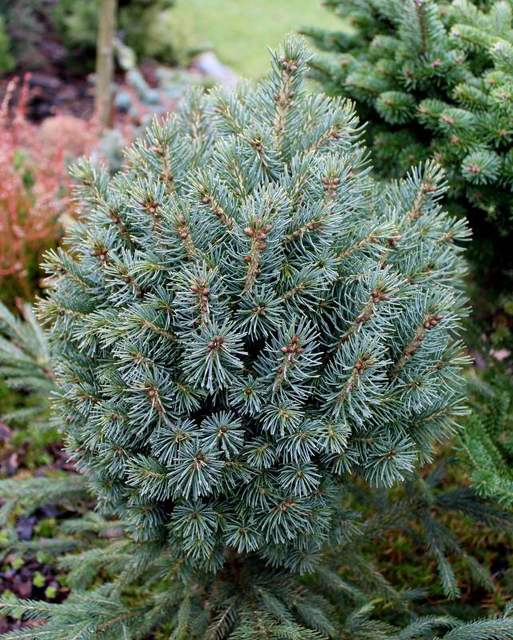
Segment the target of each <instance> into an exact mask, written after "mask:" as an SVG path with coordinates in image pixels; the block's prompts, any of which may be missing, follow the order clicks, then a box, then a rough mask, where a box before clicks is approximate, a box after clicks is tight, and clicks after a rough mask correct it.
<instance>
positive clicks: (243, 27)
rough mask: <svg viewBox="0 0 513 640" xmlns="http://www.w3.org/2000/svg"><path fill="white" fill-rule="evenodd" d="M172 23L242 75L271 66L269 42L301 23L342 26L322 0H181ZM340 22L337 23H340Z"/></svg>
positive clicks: (194, 43) (274, 42)
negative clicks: (324, 6) (322, 3)
mask: <svg viewBox="0 0 513 640" xmlns="http://www.w3.org/2000/svg"><path fill="white" fill-rule="evenodd" d="M172 15H173V21H174V22H175V25H174V29H173V30H176V32H177V33H178V34H180V37H183V38H184V40H185V41H186V42H187V41H188V42H190V43H191V44H192V46H197V47H202V46H209V47H211V48H212V49H213V50H214V51H215V52H216V54H217V56H218V58H219V59H220V60H221V61H222V62H224V63H225V64H227V65H229V66H230V67H232V69H234V71H236V72H237V73H239V74H240V75H242V76H245V77H252V78H258V77H261V76H262V75H263V74H264V73H265V72H266V71H267V69H268V65H269V53H268V50H267V47H268V46H270V47H272V48H275V47H277V45H278V44H279V43H280V42H281V41H282V40H283V37H284V36H285V35H286V34H287V33H289V32H290V31H294V30H296V29H297V28H298V27H300V26H303V25H314V26H318V27H335V28H340V22H339V21H338V20H337V19H336V18H335V17H334V16H333V14H332V13H330V12H329V11H326V10H325V9H323V7H322V6H321V3H320V0H177V3H176V6H175V8H174V9H173V11H172ZM337 23H338V24H337Z"/></svg>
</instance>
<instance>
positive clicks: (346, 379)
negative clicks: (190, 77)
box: [39, 38, 467, 572]
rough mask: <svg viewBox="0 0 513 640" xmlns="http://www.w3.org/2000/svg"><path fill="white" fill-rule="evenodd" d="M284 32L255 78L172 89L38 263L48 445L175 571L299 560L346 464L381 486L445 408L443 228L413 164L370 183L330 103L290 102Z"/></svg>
mask: <svg viewBox="0 0 513 640" xmlns="http://www.w3.org/2000/svg"><path fill="white" fill-rule="evenodd" d="M306 68H307V55H306V53H305V48H304V45H303V44H302V42H301V41H298V40H297V39H295V38H290V39H288V40H287V41H286V43H285V46H284V49H283V51H281V52H280V53H277V54H273V65H272V70H271V72H270V74H269V76H268V78H267V80H265V81H264V82H262V83H261V84H260V85H259V86H258V87H256V88H255V87H252V86H250V85H248V84H245V83H241V84H240V85H239V86H238V87H237V88H236V90H234V91H233V92H232V93H229V94H227V93H224V92H223V91H222V90H220V89H214V90H213V91H211V92H210V94H209V95H206V96H204V95H202V94H201V93H200V92H193V93H191V94H190V96H189V97H188V99H187V100H186V101H185V102H184V104H183V105H182V107H181V108H180V110H179V112H178V113H177V114H176V115H175V116H172V117H170V118H168V119H167V120H165V121H164V122H161V123H160V122H157V121H155V122H154V123H153V124H152V125H151V126H150V127H149V129H148V131H147V133H146V134H145V136H144V137H143V138H141V139H140V140H138V141H137V142H136V143H135V144H134V145H133V146H132V147H131V149H130V150H129V151H128V153H127V156H126V166H125V168H124V169H123V170H122V171H121V172H120V173H118V174H117V175H115V176H114V177H113V178H109V176H108V174H107V172H106V171H105V170H103V169H101V168H95V167H93V166H92V165H91V164H89V163H87V162H82V163H80V164H79V165H78V166H77V168H76V169H75V174H76V178H77V180H78V182H79V186H78V189H77V199H78V200H79V201H80V202H81V203H82V214H81V216H80V219H79V221H78V223H77V224H76V225H75V227H74V228H73V230H72V231H71V233H70V235H69V237H68V239H67V244H66V246H67V247H69V249H68V250H67V252H65V251H63V250H59V251H56V252H51V253H49V254H48V255H47V257H46V265H45V266H46V269H47V271H48V273H49V276H50V282H51V288H50V294H49V296H48V298H47V299H45V300H43V301H42V302H41V304H40V310H39V313H40V317H41V319H42V320H43V321H44V322H45V323H46V324H47V325H48V327H49V328H50V332H51V335H50V344H51V351H52V358H53V361H52V362H53V368H54V370H55V372H56V376H57V380H58V384H59V387H60V391H61V395H60V398H59V399H58V400H57V411H58V416H59V420H60V421H62V423H63V424H64V425H65V433H66V438H67V448H68V451H69V452H70V454H71V456H72V457H73V459H74V460H76V463H77V465H78V468H79V469H80V470H81V471H82V472H83V473H84V474H85V475H86V476H87V478H88V479H89V481H90V483H91V486H92V488H93V491H94V493H95V494H96V495H97V497H98V503H99V508H100V509H103V510H106V511H109V512H111V513H112V512H113V513H115V514H116V516H117V517H118V518H120V519H122V520H123V521H125V522H127V523H128V531H129V535H130V536H131V537H132V539H133V540H135V541H137V542H138V543H139V544H141V545H144V544H145V543H148V544H152V545H155V544H157V545H161V546H162V548H165V549H166V552H169V551H171V552H172V553H174V555H175V557H176V559H177V562H178V565H179V567H180V570H181V571H183V572H190V571H195V570H203V571H207V572H216V571H219V570H220V569H221V567H223V565H224V564H226V562H227V561H228V559H229V558H233V557H245V555H247V554H256V556H257V557H258V558H259V561H261V562H265V563H269V564H270V565H272V566H275V567H286V568H288V569H291V570H293V571H299V572H303V571H306V570H310V568H311V567H312V566H315V558H317V555H318V553H319V551H320V550H321V548H322V547H323V545H324V544H326V543H327V542H328V541H330V540H336V539H340V538H341V537H342V536H343V534H344V528H345V527H346V523H345V519H344V515H343V512H341V511H340V504H339V503H340V490H341V487H342V486H343V484H344V483H345V482H347V478H348V477H350V476H351V475H359V476H362V477H363V478H364V479H365V480H366V481H367V482H368V483H370V484H371V485H372V486H390V485H392V484H394V483H396V482H399V481H401V480H402V479H403V478H404V476H405V475H406V474H408V473H409V472H410V471H412V470H413V468H414V467H415V465H416V464H417V463H424V462H426V461H429V460H430V459H431V455H432V449H433V445H434V444H435V443H437V442H440V441H442V440H444V439H445V438H446V437H447V436H448V435H449V434H450V433H451V432H452V431H453V429H454V425H455V421H456V420H457V418H458V416H459V415H461V413H462V412H463V411H464V405H463V403H462V401H461V389H462V383H461V377H460V372H461V368H462V366H463V364H464V362H465V359H464V357H463V355H462V348H461V344H460V342H459V340H458V331H459V325H460V316H461V313H462V305H463V303H464V298H463V296H462V293H461V281H462V275H463V273H464V265H463V262H462V258H461V251H462V249H461V241H462V240H464V239H465V238H466V237H467V229H466V225H465V222H463V221H462V220H455V219H453V218H451V217H449V216H447V215H446V214H445V213H444V212H443V211H442V209H441V206H440V204H439V201H440V198H441V197H442V194H443V193H444V179H443V175H442V172H441V170H440V169H439V167H438V166H437V165H435V164H432V163H427V164H426V165H424V166H423V167H420V168H418V169H416V170H414V171H412V172H411V173H410V175H409V176H408V177H407V178H406V179H404V180H402V181H401V182H399V183H390V184H384V185H382V184H377V183H376V182H374V181H373V179H372V178H371V177H370V169H369V165H368V161H367V153H366V150H365V148H364V147H363V146H362V144H361V142H360V133H361V129H360V127H359V125H358V121H357V118H356V116H355V113H354V110H353V106H352V105H351V104H350V103H349V102H346V101H344V100H340V99H331V98H327V97H325V96H323V95H313V94H308V93H306V91H305V88H304V84H303V78H304V76H305V72H306Z"/></svg>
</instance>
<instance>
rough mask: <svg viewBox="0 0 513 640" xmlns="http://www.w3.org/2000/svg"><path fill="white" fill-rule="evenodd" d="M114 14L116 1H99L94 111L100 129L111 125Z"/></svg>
mask: <svg viewBox="0 0 513 640" xmlns="http://www.w3.org/2000/svg"><path fill="white" fill-rule="evenodd" d="M116 13H117V0H100V6H99V10H98V42H97V47H96V87H95V96H94V109H95V113H96V117H97V118H98V122H99V123H100V126H101V127H102V128H105V127H109V126H111V125H112V83H113V79H114V38H115V35H116Z"/></svg>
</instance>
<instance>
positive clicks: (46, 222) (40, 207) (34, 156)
mask: <svg viewBox="0 0 513 640" xmlns="http://www.w3.org/2000/svg"><path fill="white" fill-rule="evenodd" d="M18 83H19V80H18V79H14V80H12V81H11V83H10V84H9V86H8V88H7V91H6V94H5V96H4V98H3V100H2V103H1V106H0V176H1V180H0V299H2V300H4V301H7V302H9V301H11V300H12V299H13V298H14V297H16V296H23V297H24V298H27V299H29V298H31V297H32V296H33V295H34V293H35V291H37V288H38V286H39V277H40V273H39V267H38V265H39V261H40V257H41V254H42V253H43V252H44V251H45V250H46V249H48V248H49V247H51V246H53V245H55V244H56V243H57V242H58V240H59V238H60V236H61V224H60V217H61V216H62V214H63V213H64V212H67V211H71V210H72V209H73V203H72V201H71V195H70V186H71V180H70V177H69V175H68V164H69V161H70V160H72V159H73V158H75V157H77V156H78V155H81V154H83V153H88V152H90V150H91V149H92V147H93V145H94V144H95V141H96V139H97V136H96V131H95V127H94V125H93V124H91V123H87V122H85V121H80V122H81V124H80V125H79V126H78V123H75V124H77V126H76V127H70V126H63V127H61V129H60V135H53V136H49V135H48V129H49V127H48V125H46V126H45V128H44V129H43V131H42V132H43V133H44V135H40V132H39V128H38V127H37V126H36V125H35V124H33V123H31V122H29V121H28V120H27V118H26V116H25V112H26V104H27V99H28V82H27V79H25V81H24V82H23V84H22V86H21V89H20V92H19V97H18V100H17V104H16V106H14V107H13V106H12V102H13V100H12V98H13V94H14V92H15V89H16V87H17V85H18ZM58 118H67V116H56V118H55V120H57V122H54V123H52V130H53V131H54V132H55V131H57V130H58ZM66 124H67V125H69V123H68V122H67V120H66Z"/></svg>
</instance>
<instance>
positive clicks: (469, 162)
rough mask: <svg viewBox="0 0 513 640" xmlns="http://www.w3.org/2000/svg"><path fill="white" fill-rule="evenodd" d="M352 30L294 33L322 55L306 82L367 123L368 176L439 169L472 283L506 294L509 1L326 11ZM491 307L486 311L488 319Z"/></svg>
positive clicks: (366, 1) (413, 1)
mask: <svg viewBox="0 0 513 640" xmlns="http://www.w3.org/2000/svg"><path fill="white" fill-rule="evenodd" d="M325 4H326V5H327V7H328V8H329V9H331V10H333V11H334V12H335V13H336V14H337V15H338V16H340V17H341V18H342V19H344V20H346V21H349V23H350V25H351V27H352V31H351V32H350V33H349V34H348V33H347V32H337V31H333V32H329V31H323V30H319V29H311V28H305V29H304V30H303V31H304V32H305V33H307V34H308V35H310V36H311V37H312V39H313V41H314V42H315V44H316V45H317V46H318V47H319V48H321V49H323V50H325V53H321V54H318V55H316V56H315V58H314V60H313V63H312V66H313V67H314V72H313V75H314V77H316V78H317V79H318V80H320V81H321V83H322V86H323V88H324V89H325V90H326V91H327V92H328V93H330V94H335V95H343V96H347V97H350V98H352V99H353V100H355V102H356V105H357V110H358V113H359V114H360V115H361V117H362V119H363V120H364V121H367V120H368V121H369V125H368V128H367V138H368V141H369V146H370V148H371V151H372V158H373V163H374V165H375V169H376V171H377V173H378V174H379V175H381V176H383V177H394V176H396V175H404V173H405V172H406V171H407V170H408V169H409V168H410V167H411V166H412V165H415V164H416V163H418V162H419V161H421V160H425V159H426V158H435V159H436V160H437V161H438V162H439V163H440V164H441V165H442V166H443V167H444V168H445V169H446V172H447V173H446V175H447V178H448V181H449V185H450V189H449V191H448V193H447V196H446V202H447V206H448V208H449V210H450V211H452V212H455V213H457V214H460V215H461V214H464V215H467V216H468V218H469V220H470V223H471V226H472V229H473V231H474V240H473V243H472V245H471V247H470V251H469V255H470V257H471V258H472V261H473V262H474V263H475V264H476V268H475V272H476V277H477V278H478V279H479V280H480V281H481V282H482V283H485V286H486V287H487V288H491V289H492V290H494V291H495V292H504V294H505V295H509V294H510V291H511V285H512V283H513V279H512V275H513V262H512V253H511V250H510V247H511V242H512V238H513V235H512V233H511V230H512V228H513V225H512V220H513V207H512V203H513V198H512V196H513V192H512V187H513V174H512V172H511V168H512V166H513V165H512V162H513V144H512V141H513V137H512V136H513V129H512V127H511V123H512V117H513V74H512V68H513V19H512V16H513V6H512V4H511V2H509V1H508V0H497V1H494V2H488V1H487V2H470V1H468V0H453V1H452V2H447V1H445V0H385V1H381V0H357V1H353V0H328V1H327V2H326V3H325ZM491 306H492V311H494V312H495V311H496V309H495V308H493V305H491Z"/></svg>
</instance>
